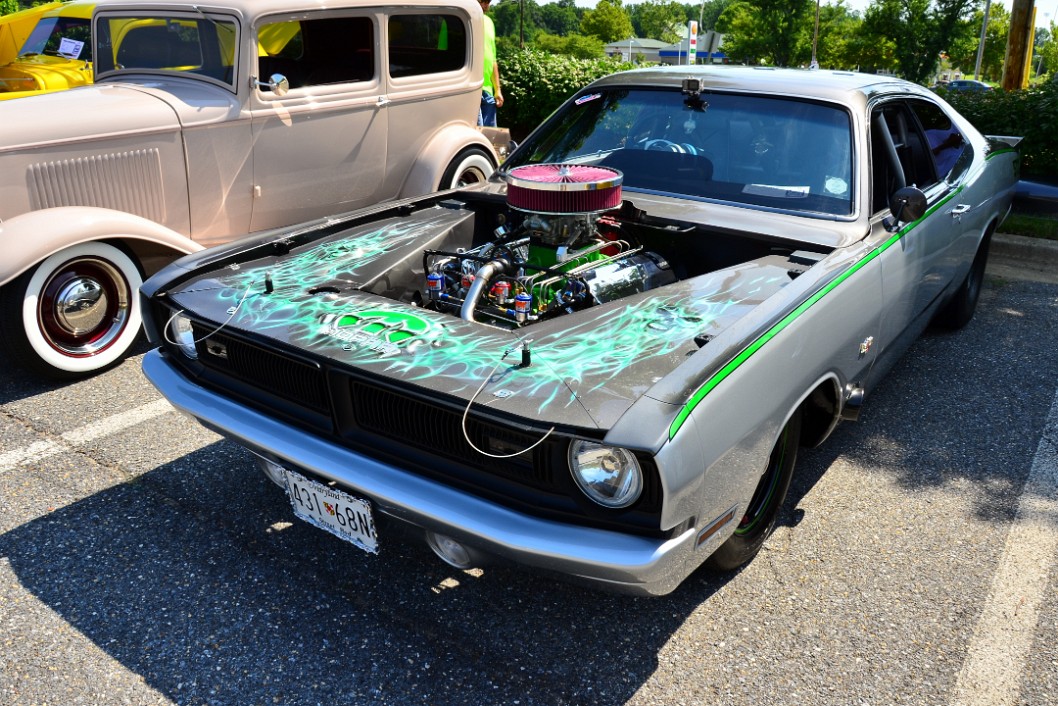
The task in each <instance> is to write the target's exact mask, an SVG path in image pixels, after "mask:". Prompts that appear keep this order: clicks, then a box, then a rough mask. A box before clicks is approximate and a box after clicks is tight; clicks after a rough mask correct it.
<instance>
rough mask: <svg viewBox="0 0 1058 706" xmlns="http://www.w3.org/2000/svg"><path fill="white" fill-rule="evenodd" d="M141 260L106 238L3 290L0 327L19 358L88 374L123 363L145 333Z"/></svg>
mask: <svg viewBox="0 0 1058 706" xmlns="http://www.w3.org/2000/svg"><path fill="white" fill-rule="evenodd" d="M142 283H143V277H142V276H141V274H140V270H139V268H138V267H137V266H136V263H135V262H133V261H132V259H131V258H129V256H127V255H126V254H125V253H123V252H122V251H121V250H118V249H117V248H115V247H113V246H111V245H107V244H106V243H100V242H91V243H81V244H79V245H75V246H73V247H71V248H66V249H65V250H62V251H60V252H57V253H55V254H54V255H52V256H51V257H49V258H47V259H46V260H44V261H43V262H41V263H40V264H39V265H37V266H36V267H35V268H33V269H31V270H29V271H27V272H25V273H24V274H22V275H21V276H20V277H18V278H17V279H16V280H14V281H13V282H11V283H9V284H8V285H6V286H5V287H3V289H2V290H0V333H2V335H3V344H4V346H5V348H6V349H7V354H8V357H9V358H10V359H11V361H12V362H14V363H15V364H16V365H19V366H21V367H23V368H26V369H29V370H32V371H33V372H36V373H39V374H41V375H44V376H46V377H51V378H54V379H59V380H69V379H74V378H79V377H85V376H87V375H91V374H93V373H97V372H99V371H102V370H105V369H107V368H109V367H111V366H113V365H116V364H117V363H119V362H120V361H121V360H122V358H124V357H125V355H126V353H127V352H128V350H129V348H131V347H132V345H133V343H135V341H136V339H137V338H138V337H139V334H140V322H141V319H140V307H139V298H138V290H139V286H140V284H142Z"/></svg>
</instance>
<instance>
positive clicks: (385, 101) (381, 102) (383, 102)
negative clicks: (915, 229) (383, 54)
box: [375, 96, 969, 208]
mask: <svg viewBox="0 0 1058 706" xmlns="http://www.w3.org/2000/svg"><path fill="white" fill-rule="evenodd" d="M375 105H376V106H378V107H379V108H382V107H383V106H387V105H389V98H386V97H385V96H379V97H378V102H377V103H376V104H375ZM967 208H969V206H967Z"/></svg>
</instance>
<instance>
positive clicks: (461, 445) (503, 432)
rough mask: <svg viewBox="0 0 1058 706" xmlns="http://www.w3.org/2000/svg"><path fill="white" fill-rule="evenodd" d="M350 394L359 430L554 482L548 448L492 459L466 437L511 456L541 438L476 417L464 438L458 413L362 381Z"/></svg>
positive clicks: (510, 473) (527, 479) (455, 458)
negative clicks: (483, 461)
mask: <svg viewBox="0 0 1058 706" xmlns="http://www.w3.org/2000/svg"><path fill="white" fill-rule="evenodd" d="M350 392H351V395H352V406H353V412H354V416H355V423H356V426H357V427H359V428H360V429H362V430H364V431H367V432H370V433H372V434H377V435H379V436H384V437H387V438H390V439H396V440H401V441H403V442H405V443H408V444H410V445H412V446H415V447H416V448H419V449H422V450H424V451H430V452H432V453H435V454H438V455H440V456H444V457H445V458H448V459H451V460H453V461H457V462H464V463H466V462H468V460H469V459H483V460H486V461H487V463H488V469H489V470H491V471H492V472H495V473H499V474H501V475H503V476H505V477H508V478H512V479H516V480H520V481H522V482H528V483H532V484H534V485H537V486H538V487H546V486H548V485H550V484H551V481H552V478H551V467H552V464H551V463H550V462H549V461H550V459H549V454H548V453H546V452H547V451H550V450H551V448H552V447H551V446H549V445H548V444H546V443H545V444H541V445H539V446H536V447H535V448H534V449H533V450H532V451H529V452H527V453H523V454H518V455H516V456H512V457H511V458H497V459H489V457H486V456H482V455H481V454H479V453H478V452H477V451H475V450H474V447H472V446H471V445H470V444H469V443H467V438H466V437H470V440H471V441H472V442H473V443H474V446H476V447H477V448H478V449H482V450H484V451H487V452H489V453H492V454H495V455H497V456H507V455H509V454H512V453H517V452H518V451H519V450H521V449H528V448H530V447H531V446H533V445H534V444H536V443H537V442H538V441H539V440H540V435H537V436H535V437H534V436H530V435H528V434H520V433H518V432H517V431H514V430H512V429H508V428H507V427H502V426H498V425H495V424H489V423H487V422H483V421H480V420H478V419H475V418H473V417H470V418H468V419H467V423H466V432H467V433H466V436H464V435H463V418H462V415H461V414H459V413H457V412H454V411H452V410H448V409H444V408H440V407H438V406H437V405H435V404H432V403H430V402H426V401H423V400H417V399H413V398H411V397H408V396H406V395H403V394H400V393H397V392H394V391H391V390H386V389H383V388H381V387H378V386H375V385H369V384H366V383H363V382H359V381H353V382H352V383H351V385H350ZM474 465H480V464H474Z"/></svg>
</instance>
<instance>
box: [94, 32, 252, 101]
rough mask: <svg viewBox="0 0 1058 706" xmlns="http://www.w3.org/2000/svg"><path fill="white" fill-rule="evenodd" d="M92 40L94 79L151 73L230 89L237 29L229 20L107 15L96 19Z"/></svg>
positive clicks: (232, 77)
mask: <svg viewBox="0 0 1058 706" xmlns="http://www.w3.org/2000/svg"><path fill="white" fill-rule="evenodd" d="M95 39H96V63H95V70H96V74H97V75H102V74H105V73H106V72H108V71H113V70H115V69H125V70H136V69H150V70H155V71H171V72H175V73H183V74H193V75H197V76H206V77H208V78H213V79H216V80H218V81H222V82H224V83H226V84H228V85H234V84H233V81H234V76H233V74H234V65H235V47H236V28H235V23H234V22H233V21H232V20H231V19H227V18H222V17H219V16H218V17H214V16H209V17H207V16H205V15H202V16H199V17H194V18H187V17H180V18H173V17H162V16H157V15H154V16H152V15H120V16H114V15H107V16H105V17H100V18H99V19H98V20H97V22H96V38H95Z"/></svg>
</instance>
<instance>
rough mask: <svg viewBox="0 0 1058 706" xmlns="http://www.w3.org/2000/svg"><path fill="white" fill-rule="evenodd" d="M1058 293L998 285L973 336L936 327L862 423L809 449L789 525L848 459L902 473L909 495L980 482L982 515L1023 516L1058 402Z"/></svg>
mask: <svg viewBox="0 0 1058 706" xmlns="http://www.w3.org/2000/svg"><path fill="white" fill-rule="evenodd" d="M1055 295H1056V289H1055V286H1054V285H1051V284H1046V283H1034V282H1018V283H1014V284H1011V283H1007V282H1004V281H986V284H985V287H984V291H983V293H982V297H981V302H980V304H979V306H978V309H977V313H976V315H975V317H974V318H973V320H971V321H970V323H969V324H968V325H967V326H966V327H965V328H964V329H962V330H959V331H954V332H952V331H944V330H938V329H933V328H931V329H927V331H926V332H925V333H924V334H923V335H922V336H921V337H920V338H919V339H918V340H917V341H916V342H915V343H914V344H913V345H912V346H911V348H910V349H909V350H908V351H907V352H906V353H905V354H904V356H903V357H902V358H901V359H900V360H899V361H898V362H897V363H896V365H895V366H894V368H893V370H892V371H891V372H890V373H889V374H888V375H887V376H886V377H885V379H884V380H882V381H881V383H880V384H878V385H877V387H876V388H875V389H874V390H873V391H872V392H871V394H870V395H869V396H868V400H867V404H866V405H865V406H864V410H863V414H862V415H861V417H860V420H859V421H858V422H855V423H849V422H843V423H841V424H839V426H838V428H837V429H836V430H835V432H834V433H833V435H832V436H831V438H830V439H828V440H827V441H826V442H825V443H824V444H823V445H822V446H821V447H819V448H818V449H812V450H804V449H803V450H802V453H801V456H800V457H799V460H798V467H797V470H796V472H795V476H794V481H793V483H792V484H791V488H790V494H789V497H788V500H787V508H788V509H787V513H786V517H785V518H784V519H785V522H786V524H789V525H794V524H796V523H797V522H799V521H800V520H801V518H802V516H803V512H798V510H797V509H796V508H797V507H798V504H799V503H800V502H801V500H802V499H803V498H804V497H805V496H806V495H808V493H809V491H811V490H812V488H813V487H815V485H816V484H817V483H818V482H819V480H820V479H821V478H822V477H823V475H824V473H826V472H827V470H828V469H830V468H831V467H832V466H833V465H834V464H835V463H836V462H837V461H838V460H839V459H842V458H846V459H848V460H849V461H850V462H851V463H852V464H854V465H856V466H858V467H865V468H873V467H879V466H881V467H884V468H885V469H887V472H889V473H893V472H895V473H896V475H897V477H896V481H897V483H898V484H899V485H900V486H901V487H902V488H904V489H906V490H907V491H908V492H909V493H914V492H917V491H921V492H929V491H933V490H940V489H943V488H945V487H950V486H953V485H954V486H959V485H960V484H962V485H965V484H966V483H967V482H968V483H970V484H971V486H970V487H972V488H973V491H972V495H973V497H974V499H975V500H974V507H973V510H974V515H975V516H976V518H977V519H980V520H986V521H1001V522H1003V521H1009V520H1011V519H1013V516H1014V514H1015V512H1016V511H1017V506H1018V496H1019V494H1020V493H1021V491H1022V487H1023V485H1024V483H1025V479H1026V477H1027V476H1028V474H1029V471H1030V468H1031V467H1032V464H1033V459H1034V456H1035V454H1036V453H1037V448H1038V446H1039V443H1040V439H1041V436H1042V435H1044V434H1045V433H1046V429H1045V424H1046V421H1047V415H1048V411H1049V410H1050V409H1051V407H1052V405H1053V404H1054V403H1055V399H1056V397H1055V393H1056V389H1055V380H1058V357H1056V356H1055V355H1054V353H1053V341H1055V340H1058V316H1056V315H1055V313H1056V311H1058V299H1056V297H1055ZM1054 522H1055V523H1056V524H1058V517H1055V518H1054Z"/></svg>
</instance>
